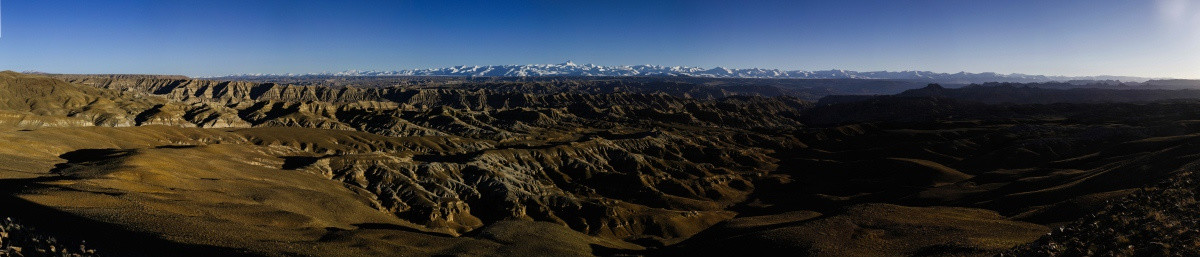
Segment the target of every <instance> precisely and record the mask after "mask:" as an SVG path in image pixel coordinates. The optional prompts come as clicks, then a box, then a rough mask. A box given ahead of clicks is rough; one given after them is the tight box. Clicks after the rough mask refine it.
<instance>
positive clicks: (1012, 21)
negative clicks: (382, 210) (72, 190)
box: [0, 0, 1200, 79]
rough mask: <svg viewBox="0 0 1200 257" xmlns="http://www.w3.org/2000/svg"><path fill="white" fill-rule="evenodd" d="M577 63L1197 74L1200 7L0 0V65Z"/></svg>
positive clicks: (211, 71) (966, 0) (227, 67)
mask: <svg viewBox="0 0 1200 257" xmlns="http://www.w3.org/2000/svg"><path fill="white" fill-rule="evenodd" d="M567 60H572V61H574V62H576V63H579V64H585V63H592V64H596V65H636V64H653V65H666V66H676V65H681V66H696V67H705V68H712V67H718V66H720V67H727V68H776V69H786V70H828V69H846V70H858V71H878V70H890V71H900V70H928V71H935V72H959V71H967V72H1000V73H1025V74H1042V75H1128V76H1144V77H1156V78H1163V77H1173V78H1196V79H1200V0H1054V1H1045V0H1006V1H991V0H986V1H985V0H888V1H861V0H836V1H833V0H823V1H801V0H792V1H754V0H744V1H704V0H696V1H649V0H642V1H624V0H606V1H598V0H597V1H589V0H573V1H549V0H547V1H452V0H438V1H403V0H392V1H303V0H293V1H266V0H260V1H255V0H249V1H247V0H239V1H224V0H208V1H79V0H70V1H65V0H7V1H2V2H0V70H15V71H41V72H52V73H140V74H180V75H188V76H215V75H228V74H243V73H312V72H336V71H344V70H404V69H417V68H439V67H449V66H456V65H503V64H546V63H561V62H565V61H567Z"/></svg>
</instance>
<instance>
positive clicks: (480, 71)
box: [214, 61, 1150, 83]
mask: <svg viewBox="0 0 1200 257" xmlns="http://www.w3.org/2000/svg"><path fill="white" fill-rule="evenodd" d="M273 76H274V77H300V76H461V77H533V76H613V77H626V76H687V77H710V78H781V79H890V80H919V81H930V82H939V83H983V82H1020V83H1028V82H1047V81H1069V80H1120V81H1136V82H1143V81H1147V80H1150V78H1143V77H1131V76H1046V75H1028V74H1019V73H1013V74H1000V73H994V72H983V73H968V72H959V73H937V72H931V71H869V72H860V71H849V70H823V71H802V70H791V71H788V70H780V69H762V68H747V69H731V68H723V67H716V68H712V69H705V68H699V67H688V66H658V65H621V66H599V65H593V64H585V65H578V64H575V63H574V62H571V61H567V62H565V63H560V64H529V65H490V66H454V67H448V68H433V69H413V70H399V71H360V70H349V71H342V72H327V73H308V74H240V75H230V76H221V77H214V78H234V77H273Z"/></svg>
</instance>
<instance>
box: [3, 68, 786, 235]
mask: <svg viewBox="0 0 1200 257" xmlns="http://www.w3.org/2000/svg"><path fill="white" fill-rule="evenodd" d="M3 77H4V78H5V79H8V80H9V81H8V82H7V84H2V85H26V86H27V85H33V86H27V87H26V88H27V89H28V92H21V93H22V95H14V96H13V97H10V98H18V99H27V101H28V102H29V103H28V104H16V103H14V104H9V105H8V106H3V107H5V108H3V109H4V111H6V113H5V116H0V118H3V122H5V123H8V124H12V126H14V127H16V128H23V129H37V130H46V129H51V128H53V127H61V128H63V129H68V128H70V127H77V126H100V127H131V126H137V127H146V128H153V129H154V131H155V132H147V133H148V134H139V135H137V136H132V138H138V139H136V140H133V141H134V142H142V141H144V140H148V141H150V142H147V143H141V144H132V145H124V146H121V147H112V148H113V149H124V150H112V151H116V152H112V154H104V155H101V157H98V158H100V159H96V160H92V159H88V160H71V159H70V158H67V159H68V166H64V167H69V168H61V167H60V168H59V169H56V170H55V172H57V173H58V174H60V175H65V176H68V177H72V178H73V180H76V181H77V182H73V183H72V184H73V185H78V186H70V187H72V188H74V190H78V191H113V190H120V189H119V188H121V187H123V186H125V185H128V184H127V183H126V182H122V183H116V184H113V183H111V181H108V180H106V179H109V178H112V176H114V174H126V175H119V176H118V177H121V178H122V179H132V178H131V177H126V176H132V174H143V173H147V172H150V171H147V170H140V171H139V169H142V168H145V169H154V165H155V164H154V163H159V164H158V165H164V167H166V166H172V165H176V164H182V165H187V164H183V163H174V162H169V161H168V160H170V159H171V157H169V156H175V155H179V154H184V153H183V152H193V151H201V152H196V153H194V154H198V155H199V156H209V155H212V154H219V153H221V152H229V153H243V154H240V155H247V156H258V157H252V158H251V159H253V160H249V159H246V158H250V157H246V158H242V157H238V158H231V159H229V160H219V161H218V160H213V161H209V162H221V163H223V162H230V163H228V164H225V166H232V167H241V166H246V165H249V166H246V167H251V166H253V167H258V168H253V169H260V168H263V169H268V170H269V169H274V170H277V171H278V172H285V173H291V174H294V176H312V177H316V178H323V179H325V180H326V181H328V183H333V184H336V185H339V186H340V187H341V188H343V189H344V190H346V192H338V193H332V195H334V196H337V197H345V196H353V198H356V200H355V201H356V202H360V203H362V204H363V205H362V207H364V208H370V209H373V210H375V211H376V212H377V214H381V215H388V216H390V217H393V218H394V219H395V220H392V221H381V220H378V219H379V218H378V217H377V216H373V215H374V214H372V215H367V216H369V217H372V218H371V219H375V220H365V221H363V222H364V223H380V222H382V223H395V224H399V223H400V221H403V223H404V224H403V226H412V227H415V228H417V229H420V230H423V231H428V232H430V233H444V234H446V235H454V236H461V235H471V234H475V233H479V231H481V230H487V229H488V228H489V227H490V226H492V225H493V224H501V223H504V222H508V221H513V220H518V221H520V220H524V221H533V222H547V223H550V224H558V225H559V226H562V227H564V228H567V229H569V230H573V231H575V233H581V234H583V235H587V236H590V237H596V238H601V239H597V240H617V241H616V242H621V241H623V242H626V243H624V244H626V245H621V244H616V243H605V245H608V246H606V247H615V248H622V249H632V248H638V247H644V246H661V245H669V244H673V243H676V242H679V241H681V240H683V239H685V238H688V237H690V236H691V235H694V234H696V233H699V232H700V231H702V230H704V229H705V228H707V227H710V226H712V225H714V224H717V223H719V222H722V221H725V220H728V219H731V218H733V217H734V216H735V215H736V212H732V211H729V209H730V208H731V207H732V206H734V205H736V204H739V203H742V202H744V201H745V200H746V199H747V197H748V196H749V195H750V194H751V192H753V191H754V183H753V182H752V180H754V178H755V177H758V176H762V175H764V174H766V173H769V172H770V171H771V170H773V169H774V168H775V164H774V163H775V162H777V160H776V159H774V158H773V157H770V156H768V155H769V154H771V153H772V152H773V150H772V149H774V148H778V147H803V144H801V143H799V142H798V141H796V140H795V139H794V138H790V137H787V136H783V137H777V136H771V135H765V134H758V133H753V132H750V131H749V130H751V129H767V128H790V127H798V126H801V124H800V123H799V122H798V121H797V120H796V118H797V117H799V115H798V112H799V111H800V110H801V109H802V108H806V107H807V106H808V103H807V102H804V101H800V100H798V99H794V98H787V97H779V98H761V97H723V98H720V99H694V98H687V97H680V96H672V95H670V94H667V93H631V92H626V91H612V90H609V89H603V90H602V89H596V90H599V91H605V90H607V91H610V92H605V93H586V91H587V90H586V89H585V90H582V91H578V92H574V91H570V90H563V89H559V88H552V87H548V88H542V89H538V88H537V87H534V88H527V87H528V85H519V84H511V85H500V86H496V87H488V88H484V87H478V88H472V87H426V86H411V85H410V86H393V87H382V88H365V87H329V86H312V85H309V86H298V85H282V84H272V83H250V82H219V81H206V80H191V79H186V78H176V77H162V76H58V77H57V78H59V79H63V80H58V79H54V78H45V77H39V76H32V75H24V74H15V73H6V74H3ZM579 87H581V86H573V88H575V89H579ZM582 87H587V85H583V86H582ZM62 92H71V93H68V94H63V93H62ZM76 92H77V93H76ZM26 106H28V108H26ZM177 128H197V129H200V128H204V129H211V130H212V131H213V133H215V134H194V133H193V132H184V131H181V132H170V131H173V130H177ZM130 140H132V139H130ZM69 145H70V144H67V145H63V146H57V147H59V148H62V149H61V150H59V151H55V152H54V153H46V154H47V155H63V154H68V153H72V152H74V153H76V155H79V153H84V154H86V153H96V152H86V151H92V150H88V149H109V148H110V147H104V148H97V147H96V146H94V145H91V144H87V145H83V146H78V147H73V146H69ZM162 145H179V146H187V147H189V148H178V149H179V150H172V149H176V148H161V146H162ZM234 145H241V146H238V147H234ZM193 146H194V147H199V148H194V149H195V150H186V149H193V148H190V147H193ZM242 146H252V148H244V147H242ZM768 147H770V149H769V148H768ZM72 148H78V149H72ZM75 151H85V152H75ZM104 151H108V150H104ZM43 158H49V157H43ZM64 158H65V157H64ZM189 158H190V157H189ZM189 158H183V157H177V159H179V160H190V159H189ZM211 158H217V159H221V158H222V157H219V156H211ZM168 164H169V165H168ZM214 165H215V166H214ZM218 166H222V165H217V164H206V165H202V166H199V167H208V168H206V169H207V170H211V169H219V170H225V168H218ZM122 167H124V168H122ZM135 167H142V168H135ZM129 169H132V170H129ZM247 169H250V168H247ZM184 170H187V169H180V170H179V172H181V173H189V174H190V173H191V171H186V172H185V171H184ZM160 172H165V170H156V171H154V172H150V173H154V174H159V173H160ZM195 172H199V173H197V174H211V173H209V172H211V171H201V170H197V171H195ZM171 174H172V173H169V172H167V173H162V174H159V175H155V176H156V177H155V179H163V177H161V176H177V175H171ZM195 176H210V175H195ZM211 176H215V175H211ZM146 179H147V178H144V177H143V178H140V180H134V181H140V182H128V183H134V184H138V183H152V184H155V185H158V186H170V184H174V183H184V184H189V185H193V184H194V187H196V188H191V189H189V190H202V189H200V188H199V187H206V186H209V185H210V183H207V182H204V180H200V181H199V182H186V183H185V182H183V180H179V181H177V180H170V181H165V182H164V181H161V180H155V181H157V182H148V180H146ZM231 179H247V178H231ZM254 179H267V180H273V179H275V178H265V177H264V178H254ZM185 180H186V179H185ZM171 181H174V182H171ZM188 181H190V180H188ZM168 182H170V183H168ZM296 183H301V182H296ZM303 183H312V182H311V181H309V182H303ZM303 183H301V184H303ZM83 185H87V186H83ZM303 187H304V188H319V187H313V186H303ZM320 190H321V191H328V190H330V189H320ZM152 192H157V191H153V190H152V191H144V192H134V193H131V194H135V195H136V194H152ZM239 194H240V193H239ZM239 194H233V195H226V196H220V197H233V198H238V197H240V196H239ZM247 194H249V192H247ZM280 194H282V195H288V194H300V193H282V192H281V193H280ZM127 197H133V196H132V195H130V196H127ZM147 197H150V196H147ZM220 197H219V198H220ZM151 198H153V197H151ZM151 198H147V199H151ZM206 199H207V198H206ZM139 201H141V200H139ZM205 201H209V200H205ZM211 201H213V202H220V201H222V200H211ZM322 201H330V200H322ZM207 204H212V202H202V203H200V205H201V206H206V205H207ZM277 208H282V207H277ZM355 208H358V207H355ZM318 209H320V208H318ZM282 210H283V211H285V212H291V213H295V214H288V215H284V216H297V215H298V216H297V217H299V216H304V217H308V218H303V219H301V220H317V221H321V222H326V223H329V224H347V222H349V221H346V220H343V219H331V218H327V217H324V216H321V215H324V214H320V211H316V212H296V211H294V210H289V209H286V208H285V209H282ZM330 211H334V212H336V210H330ZM364 215H365V214H364ZM367 216H364V217H367ZM243 218H244V217H243ZM243 218H237V219H238V220H241V219H243ZM107 221H108V222H116V223H123V222H128V221H122V220H107ZM198 222H199V221H198ZM311 223H312V222H308V221H305V222H298V223H295V224H282V226H285V227H286V226H297V227H305V226H308V225H304V224H311ZM318 223H319V222H318ZM347 229H349V228H347ZM151 230H153V229H151ZM629 242H632V243H634V244H629ZM639 245H640V246H639ZM234 246H236V245H234ZM236 247H242V246H236ZM631 247H632V248H631Z"/></svg>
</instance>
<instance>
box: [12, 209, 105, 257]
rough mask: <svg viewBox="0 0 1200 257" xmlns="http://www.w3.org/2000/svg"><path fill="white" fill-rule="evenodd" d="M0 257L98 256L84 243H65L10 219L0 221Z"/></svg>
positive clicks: (94, 250)
mask: <svg viewBox="0 0 1200 257" xmlns="http://www.w3.org/2000/svg"><path fill="white" fill-rule="evenodd" d="M0 256H5V257H18V256H27V257H39V256H45V257H50V256H71V257H87V256H99V255H98V254H97V252H96V249H92V248H88V246H87V244H86V241H82V240H81V241H79V242H78V243H67V242H65V241H59V240H58V239H57V238H55V237H52V236H48V235H45V234H43V233H40V232H39V231H37V230H36V229H34V228H32V227H27V226H23V225H21V224H20V223H18V222H16V221H14V220H13V219H12V218H4V219H3V220H0Z"/></svg>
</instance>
